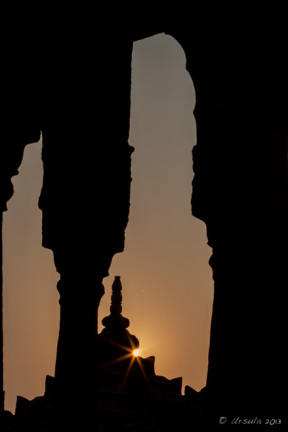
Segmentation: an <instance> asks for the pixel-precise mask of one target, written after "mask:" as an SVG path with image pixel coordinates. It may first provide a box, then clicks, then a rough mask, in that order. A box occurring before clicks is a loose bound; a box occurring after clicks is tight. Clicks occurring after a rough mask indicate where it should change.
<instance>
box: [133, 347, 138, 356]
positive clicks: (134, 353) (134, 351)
mask: <svg viewBox="0 0 288 432" xmlns="http://www.w3.org/2000/svg"><path fill="white" fill-rule="evenodd" d="M132 354H133V356H134V357H138V356H139V348H137V349H135V350H133V352H132Z"/></svg>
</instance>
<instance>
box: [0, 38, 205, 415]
mask: <svg viewBox="0 0 288 432" xmlns="http://www.w3.org/2000/svg"><path fill="white" fill-rule="evenodd" d="M194 104H195V94H194V87H193V84H192V81H191V78H190V76H189V74H188V72H187V71H186V69H185V55H184V52H183V50H182V48H181V47H180V45H179V44H178V43H177V42H176V41H175V40H174V39H173V38H172V37H170V36H167V35H164V34H161V35H157V36H154V37H153V38H149V39H145V40H142V41H139V42H136V43H135V44H134V51H133V76H132V107H131V130H130V139H129V142H130V145H132V146H134V147H135V152H134V153H133V155H132V158H133V159H132V177H133V181H132V193H131V211H130V221H129V225H128V228H127V230H126V247H125V251H124V253H122V254H118V255H116V256H115V257H114V260H113V263H112V266H111V268H110V276H109V277H108V278H106V279H105V280H104V285H105V289H106V295H105V296H104V298H103V300H102V303H101V306H100V311H99V320H100V322H101V319H102V318H103V317H104V316H105V315H108V314H109V305H110V294H111V285H112V282H113V279H114V276H115V275H120V276H121V280H122V285H123V315H124V316H126V317H128V318H129V319H130V328H129V330H130V332H131V333H132V334H135V335H136V336H137V337H138V339H139V341H140V349H141V351H140V355H141V356H142V357H147V356H150V355H154V356H155V357H156V362H155V366H156V373H157V374H159V375H164V376H166V377H167V378H176V377H178V376H182V377H183V384H184V385H186V384H188V385H190V386H191V387H193V388H195V389H196V390H200V389H201V388H202V387H204V385H205V380H206V373H207V363H208V347H209V332H210V320H211V310H212V297H213V284H212V272H211V269H210V267H209V265H208V260H209V257H210V255H211V249H210V248H209V247H208V246H207V238H206V227H205V225H204V223H203V222H201V221H199V220H198V219H196V218H194V217H193V216H192V215H191V210H190V199H191V192H192V186H191V182H192V178H193V171H192V155H191V151H192V147H193V146H194V145H195V143H196V141H195V139H196V138H195V130H196V126H195V120H194V117H193V108H194ZM40 158H41V142H39V143H36V144H31V145H29V146H28V147H27V148H26V151H25V157H24V161H23V163H22V165H21V168H20V174H19V175H18V176H17V177H14V179H13V183H14V188H15V194H14V197H13V198H12V199H11V200H10V201H9V203H8V209H9V210H8V212H6V213H5V215H4V233H3V243H4V245H3V251H4V258H3V260H4V277H3V279H4V352H5V355H4V362H5V363H4V367H5V375H4V379H5V392H6V405H5V408H6V409H9V410H11V411H14V409H15V402H16V396H17V395H21V396H24V397H27V398H29V399H32V398H34V397H36V396H39V395H42V394H43V392H44V383H45V376H46V375H47V374H50V375H54V364H55V356H56V343H57V336H58V325H59V305H58V292H57V289H56V283H57V280H58V274H57V273H56V271H55V268H54V264H53V258H52V252H51V251H50V250H47V249H44V248H42V246H41V212H40V210H39V209H38V207H37V203H38V197H39V194H40V188H41V182H42V174H43V173H42V164H41V159H40ZM83 205H85V203H83ZM79 295H81V287H79ZM101 328H102V325H101V324H100V325H99V330H101ZM184 385H183V389H184Z"/></svg>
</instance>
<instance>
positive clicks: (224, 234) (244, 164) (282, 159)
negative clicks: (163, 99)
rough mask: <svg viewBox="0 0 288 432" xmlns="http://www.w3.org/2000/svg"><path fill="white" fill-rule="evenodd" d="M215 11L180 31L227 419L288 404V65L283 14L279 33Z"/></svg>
mask: <svg viewBox="0 0 288 432" xmlns="http://www.w3.org/2000/svg"><path fill="white" fill-rule="evenodd" d="M204 15H205V14H204ZM216 16H217V19H216V20H215V21H213V22H212V21H210V22H209V29H208V25H207V27H206V28H203V29H202V28H199V27H198V26H197V23H196V24H195V27H194V30H193V29H192V28H191V32H190V37H189V32H188V33H187V29H186V28H185V26H183V29H176V30H175V31H171V34H172V35H173V36H174V37H175V38H176V39H177V40H178V41H179V43H181V45H182V46H183V48H184V50H185V53H186V57H187V70H188V71H189V73H190V74H191V77H192V79H193V82H194V86H195V92H196V106H195V110H194V115H195V119H196V126H197V144H196V146H195V147H194V149H193V169H194V173H195V176H194V179H193V194H192V211H193V214H194V216H196V217H197V218H199V219H201V220H203V221H204V222H205V223H206V225H207V236H208V244H209V245H210V247H211V248H212V251H213V254H212V257H211V259H210V265H211V267H212V269H213V278H214V283H215V288H214V302H213V316H212V323H211V336H210V352H209V367H208V376H207V395H208V398H209V403H208V411H209V416H210V418H211V419H214V420H215V421H216V423H217V424H218V422H219V417H220V416H222V415H223V412H224V411H225V412H226V414H227V413H229V414H230V415H236V416H237V415H238V416H239V415H246V416H248V415H254V416H260V415H263V416H264V415H265V413H266V415H267V413H270V414H271V415H272V413H273V415H274V416H277V415H280V416H281V413H282V415H283V413H284V412H285V410H284V406H283V404H284V401H283V396H282V394H283V393H282V391H281V388H283V377H284V375H285V369H286V367H285V362H286V363H287V353H285V347H284V340H285V337H286V336H285V330H284V329H285V328H286V318H285V315H286V316H287V314H286V312H285V310H286V306H285V304H286V303H285V300H284V296H285V291H286V288H284V287H287V286H288V280H287V262H288V256H287V251H288V248H287V243H288V212H287V208H288V205H287V204H288V193H287V192H288V187H287V178H288V175H287V135H288V81H287V76H288V71H287V61H286V58H285V55H284V52H285V50H286V48H285V43H286V42H285V40H286V37H285V30H284V29H285V25H283V24H282V25H280V21H281V17H280V16H279V14H278V13H277V18H276V19H275V22H274V24H275V23H277V25H276V24H275V25H272V24H271V25H272V29H271V31H267V27H266V24H265V22H267V21H266V20H265V19H264V20H262V21H261V20H260V21H259V20H258V19H257V20H255V19H254V18H253V16H252V15H251V16H250V15H247V16H245V17H243V22H245V35H243V31H242V27H241V26H242V24H241V26H240V25H238V24H237V23H236V22H233V24H232V22H231V23H230V22H227V21H226V19H224V21H223V20H222V19H221V16H220V15H219V14H217V15H216ZM223 16H225V15H223ZM202 18H203V15H202ZM274 18H275V17H274ZM266 19H267V16H266ZM256 21H257V23H256ZM268 21H269V22H270V23H271V22H272V21H271V17H269V19H268ZM199 22H205V19H204V20H201V15H200V16H199ZM240 22H241V23H242V21H241V20H239V23H240ZM205 32H207V33H208V34H209V35H210V36H212V35H213V37H210V38H209V37H207V35H206V33H205ZM193 34H194V36H193ZM256 35H257V36H256ZM228 39H229V44H227V41H228ZM192 41H194V42H195V43H192ZM197 41H198V42H197ZM199 41H201V43H199ZM208 59H209V60H208ZM248 65H249V66H248ZM285 382H286V381H285ZM286 385H287V384H285V385H284V387H285V386H286ZM226 414H225V415H226ZM229 414H227V415H229Z"/></svg>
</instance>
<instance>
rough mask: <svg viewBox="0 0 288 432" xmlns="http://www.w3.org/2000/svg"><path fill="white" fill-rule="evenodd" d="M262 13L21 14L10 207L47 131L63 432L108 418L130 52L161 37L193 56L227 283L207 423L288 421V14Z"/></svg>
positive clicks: (208, 185) (218, 303)
mask: <svg viewBox="0 0 288 432" xmlns="http://www.w3.org/2000/svg"><path fill="white" fill-rule="evenodd" d="M261 7H262V9H261V10H259V11H257V15H256V14H255V15H253V13H252V11H250V10H249V11H242V13H241V11H239V10H237V14H236V13H235V14H234V12H233V13H232V11H231V14H230V15H229V16H228V18H227V13H226V11H221V10H220V9H219V8H218V9H217V10H209V11H207V10H205V13H203V12H202V11H201V10H200V8H199V7H197V6H195V7H194V8H192V9H189V14H188V11H186V10H184V9H181V8H180V7H179V8H178V7H176V6H175V9H174V8H172V7H167V10H166V11H163V15H162V16H161V17H159V16H158V17H157V16H155V14H150V13H149V14H148V15H147V11H146V10H143V11H142V14H143V15H142V18H143V19H141V23H143V24H141V23H140V22H139V19H138V18H139V17H138V16H137V14H136V15H135V16H133V13H134V12H133V13H132V12H131V11H125V10H124V9H123V8H121V10H120V12H121V15H119V17H118V20H117V24H115V23H114V22H113V20H110V18H111V13H112V12H111V11H110V10H109V11H107V10H106V11H101V12H100V11H98V15H97V14H96V16H95V15H94V14H93V18H92V15H91V16H90V15H89V11H85V12H84V13H83V10H81V11H79V10H77V13H76V11H72V10H69V14H68V15H65V17H64V16H61V14H60V12H59V13H57V14H52V18H51V16H50V18H49V19H45V20H43V19H41V16H42V15H40V16H39V17H38V20H37V19H34V17H35V14H34V15H33V18H32V15H31V17H30V18H27V19H26V20H25V19H24V18H23V17H21V18H22V19H21V21H18V20H17V17H16V16H13V22H12V23H11V29H12V30H13V31H14V32H15V34H19V35H20V34H21V37H19V38H13V39H9V43H8V42H7V43H5V41H4V48H3V56H4V60H5V61H4V63H3V64H4V65H5V67H4V72H3V73H4V75H3V81H2V82H3V86H4V91H3V97H2V101H1V102H2V104H3V107H2V110H1V112H2V116H3V117H4V118H3V127H2V129H1V155H0V156H1V157H0V164H1V167H0V168H1V169H0V176H1V177H0V181H1V189H0V190H1V195H0V198H1V210H2V211H5V210H6V202H7V200H8V199H9V198H10V197H11V195H12V193H13V188H12V184H11V177H12V176H14V175H16V174H17V169H18V167H19V165H20V163H21V159H22V155H23V151H24V148H25V146H26V145H27V144H29V143H31V142H36V141H38V140H39V137H40V133H42V138H43V164H44V179H43V189H42V192H41V196H40V201H39V205H40V208H41V209H42V212H43V246H44V247H47V248H50V249H51V250H52V251H53V254H54V259H55V265H56V268H57V270H58V272H59V274H60V281H59V283H58V286H57V288H58V290H59V294H60V305H61V317H60V334H59V342H58V351H57V362H56V370H55V380H54V381H55V386H56V389H57V391H56V394H57V397H58V404H57V403H56V405H55V406H56V407H58V408H56V410H57V409H58V414H59V415H60V414H61V415H60V417H61V422H62V423H63V424H67V423H69V422H70V423H71V422H72V423H73V424H77V422H78V421H79V424H82V420H83V416H82V414H83V413H84V412H85V419H86V420H87V424H92V423H91V422H94V423H95V424H96V423H97V401H98V396H97V393H98V392H97V388H98V385H97V377H98V379H100V380H101V377H102V375H101V373H99V371H98V372H97V371H95V365H96V364H97V359H99V356H100V357H101V355H102V354H103V349H102V350H101V349H100V348H99V344H98V343H97V342H96V341H97V309H98V305H99V302H100V300H101V297H102V295H103V293H104V290H103V285H102V280H103V278H104V277H105V276H107V274H108V271H109V266H110V263H111V260H112V258H113V255H114V254H115V253H119V252H121V251H123V248H124V233H125V228H126V225H127V222H128V214H129V201H130V181H131V172H130V163H131V162H130V160H131V153H132V151H133V149H132V148H131V147H130V146H129V144H128V136H129V113H130V84H131V54H132V48H133V42H134V41H135V40H137V39H139V38H144V37H148V36H151V35H153V34H156V33H159V32H165V33H167V34H169V35H171V36H173V37H174V38H175V39H176V40H177V41H178V42H179V43H180V45H181V46H182V47H183V49H184V51H185V54H186V58H187V70H188V71H189V73H190V74H191V77H192V79H193V83H194V86H195V91H196V107H195V110H194V114H195V118H196V123H197V145H196V146H195V148H194V149H193V169H194V173H195V177H194V180H193V194H192V213H193V215H194V216H196V217H198V218H199V219H201V220H203V221H204V222H205V223H206V225H207V236H208V244H209V245H210V246H211V248H212V256H211V259H210V265H211V267H212V269H213V278H214V281H215V295H214V304H213V316H212V324H211V339H210V351H209V367H208V375H207V385H206V388H205V402H204V405H205V406H204V416H203V422H208V423H209V422H210V423H212V424H219V418H220V417H221V416H223V415H225V416H226V417H227V418H228V419H229V418H233V417H237V416H240V417H241V416H242V418H244V417H246V418H252V417H253V416H254V417H255V416H257V417H258V418H262V419H263V420H264V418H270V417H271V418H275V419H280V420H281V421H282V423H284V421H285V418H284V417H285V404H284V400H283V396H282V389H283V388H286V385H287V382H286V381H284V376H285V372H286V368H287V366H286V365H287V350H286V349H285V342H284V341H285V339H286V334H285V330H284V329H285V327H286V325H285V324H286V316H287V313H286V309H287V307H286V302H285V300H284V299H285V298H286V296H285V294H286V289H287V286H288V283H287V273H288V272H287V262H288V259H287V258H288V257H287V250H288V248H287V233H288V174H287V173H288V169H287V146H288V138H287V137H288V120H287V119H288V108H287V107H288V88H287V87H288V84H287V82H288V81H287V76H288V74H287V72H288V71H287V58H286V51H287V37H286V26H285V25H284V23H283V22H281V19H282V16H283V17H284V16H285V14H284V13H283V15H282V14H281V12H280V11H279V10H277V11H276V10H271V9H269V10H267V11H266V10H264V9H263V6H261ZM169 8H170V9H169ZM273 9H274V8H273ZM275 9H276V7H275ZM114 12H115V11H114ZM126 12H127V16H129V18H120V17H125V16H126V15H125V13H126ZM128 12H130V15H129V13H128ZM164 12H165V13H164ZM45 13H48V11H45ZM131 13H132V15H131ZM46 16H47V15H46ZM97 17H98V18H97ZM145 17H146V18H145ZM96 18H97V19H98V21H97V19H96ZM95 20H96V21H95ZM99 20H101V22H102V25H101V28H100V27H99ZM105 22H107V24H106V25H105V24H103V23H105ZM97 23H98V24H97ZM103 29H105V31H104V30H103ZM175 145H177V143H175ZM151 157H153V155H151ZM183 300H184V299H183ZM168 336H169V335H167V337H168ZM1 375H2V374H1ZM91 376H93V379H92V381H91ZM2 387H3V386H2ZM98 390H99V389H98ZM99 394H100V393H99ZM3 401H4V396H3V397H2V408H3ZM71 412H73V414H75V415H73V419H71ZM86 414H87V415H86ZM95 427H96V426H95ZM151 427H152V426H151ZM137 430H139V429H137ZM147 430H149V429H147ZM151 430H152V429H151ZM157 430H158V429H157Z"/></svg>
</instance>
